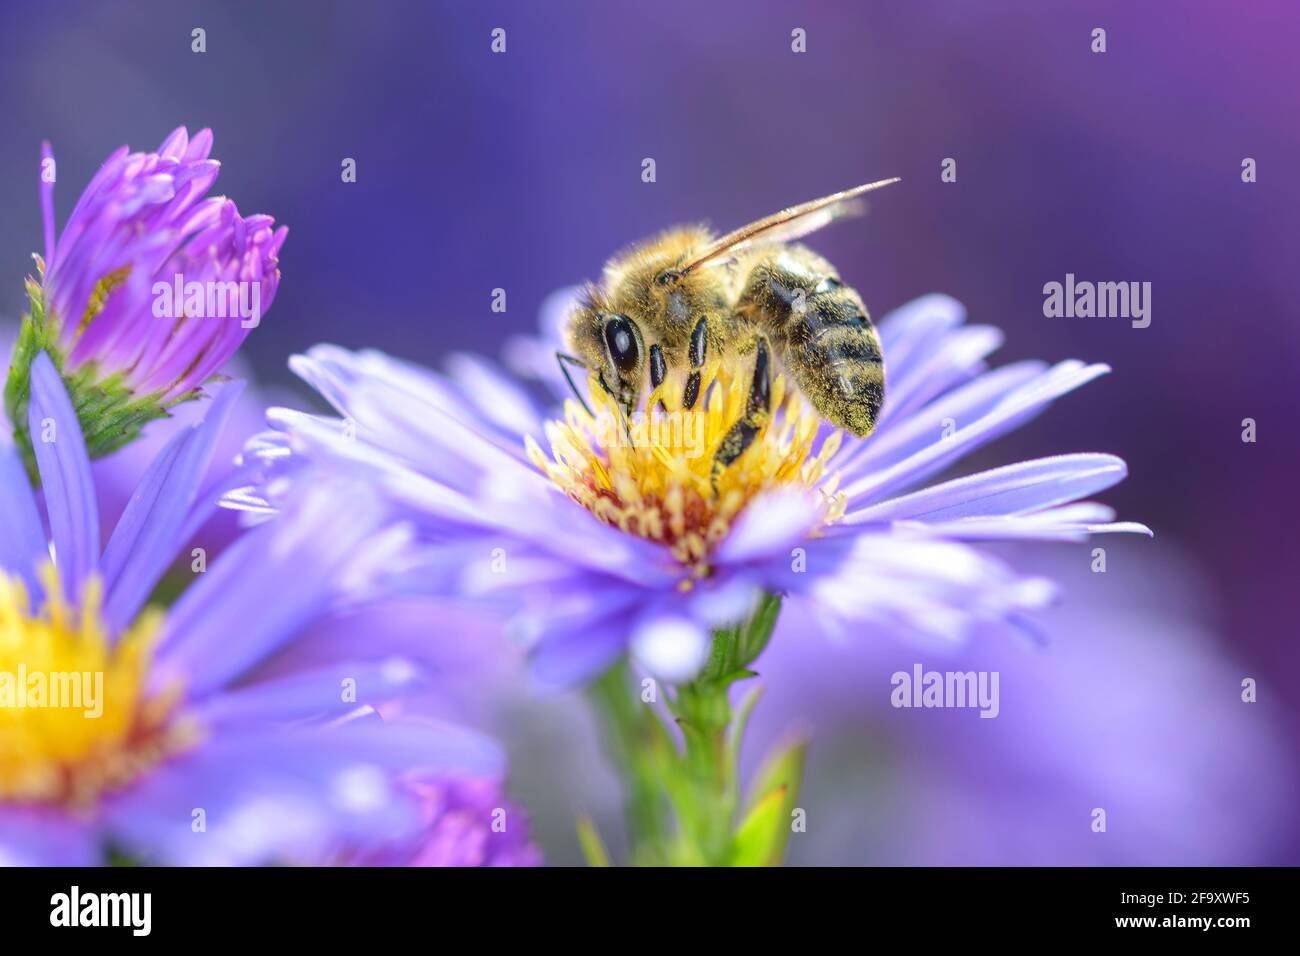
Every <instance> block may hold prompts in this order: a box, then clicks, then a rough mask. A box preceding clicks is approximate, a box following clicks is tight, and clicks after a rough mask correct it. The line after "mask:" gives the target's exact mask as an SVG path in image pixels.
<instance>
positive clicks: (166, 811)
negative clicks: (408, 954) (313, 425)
mask: <svg viewBox="0 0 1300 956" xmlns="http://www.w3.org/2000/svg"><path fill="white" fill-rule="evenodd" d="M240 387H241V384H240V383H237V382H231V383H228V384H227V385H225V386H224V387H223V388H222V389H221V391H220V393H219V394H218V395H217V397H216V399H215V401H214V402H213V404H212V406H211V408H210V411H209V414H208V416H207V417H206V418H205V419H204V421H203V422H202V423H201V424H198V425H194V426H191V427H189V428H186V429H185V430H184V431H182V432H180V433H178V434H177V435H175V436H174V437H173V438H172V440H171V441H170V442H169V443H168V444H167V446H166V447H165V448H164V449H163V451H162V452H161V453H160V455H159V456H158V458H157V459H156V460H155V461H154V462H153V464H152V465H151V466H150V468H149V469H148V471H147V472H146V473H145V474H144V477H143V478H142V480H141V481H140V484H139V486H138V488H137V489H136V492H135V494H134V495H133V496H132V497H131V500H130V502H129V504H128V505H127V507H126V509H125V511H124V513H123V514H122V516H121V519H120V520H119V521H118V523H117V525H116V527H115V529H114V530H113V532H112V534H111V535H110V536H109V540H108V543H107V545H106V546H105V547H103V548H102V549H101V547H100V537H99V534H100V531H99V529H100V525H99V519H98V515H97V504H96V497H95V491H94V488H93V487H92V479H91V468H90V460H89V457H88V455H87V453H86V447H85V442H84V440H83V438H82V434H81V431H80V429H79V427H78V422H77V418H76V415H75V412H74V409H73V406H72V403H71V401H70V399H69V396H68V393H67V391H66V390H65V388H64V385H63V382H62V381H61V379H60V376H59V374H58V371H57V370H56V368H55V366H54V363H53V362H52V361H51V360H50V358H49V357H48V356H46V355H38V356H37V357H36V359H35V361H34V362H33V363H32V390H31V402H30V409H29V416H30V418H29V424H30V427H31V432H32V434H33V436H35V437H36V441H35V443H34V453H35V458H36V461H37V464H38V466H39V471H40V477H41V479H42V482H43V487H44V497H45V504H46V510H47V512H48V515H47V517H48V525H49V534H48V536H47V533H46V531H45V529H44V527H43V524H42V521H41V516H40V513H39V511H38V508H37V504H36V498H35V496H34V495H33V492H32V490H31V488H30V486H29V484H28V481H27V478H26V476H25V474H24V470H23V467H22V465H21V464H20V461H19V458H18V456H17V455H16V454H15V451H14V449H13V448H12V446H10V445H8V444H7V443H0V525H2V526H3V527H4V528H5V534H4V536H3V537H0V860H3V861H4V862H6V863H22V864H27V863H37V864H87V863H94V862H102V860H103V859H104V854H105V852H106V851H109V850H111V851H115V852H118V853H122V854H125V855H126V856H127V857H129V858H131V859H139V860H143V861H147V862H161V863H186V864H235V863H259V862H268V861H276V860H302V859H323V858H329V857H331V856H333V855H335V854H336V853H337V852H338V849H339V848H340V847H344V846H348V847H356V848H361V849H369V848H372V847H380V846H388V845H392V844H394V843H396V842H398V841H401V840H404V839H407V838H408V837H409V836H410V835H411V834H413V833H416V832H419V831H420V830H421V828H422V827H423V825H424V823H425V816H424V808H423V806H422V804H421V800H420V799H419V797H418V795H417V794H414V793H412V792H411V791H410V790H409V788H408V787H407V785H406V781H407V779H408V776H410V775H412V774H423V775H433V774H444V775H446V774H451V775H457V774H467V775H491V774H497V773H499V772H500V769H501V758H500V755H499V752H498V751H497V749H496V748H495V746H493V745H492V744H490V743H489V742H487V741H486V740H485V739H483V738H481V737H480V736H478V735H477V734H473V733H469V732H467V731H464V730H459V729H455V728H453V727H450V726H447V725H442V724H436V723H432V722H411V721H400V722H399V721H390V722H387V723H385V722H382V721H375V720H352V719H344V718H346V717H348V716H349V715H351V714H354V713H355V712H356V709H357V708H359V707H364V706H367V705H369V706H372V707H373V705H374V704H377V703H381V702H383V701H384V700H386V699H388V698H390V697H394V696H397V695H399V694H401V693H403V692H405V691H406V690H407V689H408V688H409V687H410V686H411V685H412V683H413V681H415V680H416V679H417V677H418V671H417V670H416V669H415V668H414V667H413V666H412V665H410V664H409V663H407V662H405V661H403V660H401V659H387V660H382V661H375V662H372V663H368V664H355V665H348V664H341V663H340V664H331V665H328V666H321V667H319V668H316V669H313V670H303V671H297V672H290V673H283V674H280V675H278V676H276V677H275V678H266V679H257V678H256V677H253V676H250V675H252V674H253V672H254V671H255V669H256V668H257V667H258V666H259V665H260V664H261V663H262V662H263V661H264V660H266V659H268V658H269V657H270V656H272V655H273V654H275V653H276V652H277V651H279V650H281V649H282V648H284V647H285V646H286V645H287V644H288V643H289V641H290V640H291V639H292V638H293V637H294V636H295V634H296V633H298V632H299V631H300V630H301V629H302V628H303V626H304V625H306V624H307V623H309V622H310V621H312V620H314V619H315V618H317V617H318V616H320V615H322V614H324V613H326V612H327V611H328V610H329V609H330V608H332V607H335V606H338V605H339V604H340V603H346V602H347V601H348V600H350V599H352V598H354V597H356V596H358V595H360V594H362V593H364V592H365V591H366V590H367V589H368V583H367V582H368V580H369V579H370V578H371V577H372V576H374V575H375V574H377V573H381V572H382V569H384V568H386V567H389V566H391V565H393V564H394V562H398V563H400V558H399V557H398V554H397V552H398V551H399V550H400V548H401V547H402V544H403V537H404V534H403V532H402V529H401V528H398V527H394V526H392V525H391V524H390V523H389V522H388V519H387V518H386V517H385V513H384V510H383V509H381V508H380V507H379V506H378V504H377V503H376V502H375V501H373V500H372V499H371V498H369V497H368V496H367V495H365V494H364V493H363V492H362V491H361V490H359V489H352V490H350V491H348V492H347V499H348V502H349V505H348V507H347V508H338V507H337V502H338V500H339V499H340V497H342V496H343V492H341V491H340V490H339V489H337V488H332V489H327V488H325V487H322V488H321V489H320V490H321V491H322V492H323V494H315V493H310V494H305V495H303V496H301V497H300V498H299V499H298V500H297V501H296V502H295V503H294V505H293V506H292V507H291V508H289V509H286V510H285V513H284V514H283V515H282V516H281V519H279V520H276V521H274V522H268V523H266V524H264V525H263V526H262V527H260V528H258V529H256V530H255V531H253V532H251V533H249V534H247V535H245V536H243V537H242V538H240V539H239V540H238V541H237V542H236V543H235V544H233V545H232V546H231V547H230V548H229V549H228V550H227V551H225V552H224V553H223V554H222V556H221V558H220V559H219V560H217V561H215V562H214V563H213V564H212V565H211V567H208V568H207V569H206V570H204V573H202V574H200V575H198V576H197V580H195V581H194V582H193V583H192V584H191V585H190V586H189V587H188V588H186V590H185V591H184V593H183V594H182V595H181V597H180V598H179V600H178V601H177V602H176V603H175V604H174V605H173V606H172V607H171V608H170V609H169V610H168V611H167V612H166V613H165V614H164V613H161V612H158V611H156V610H150V609H145V603H146V601H147V599H148V597H149V594H150V592H151V590H152V588H153V586H154V584H155V582H156V581H157V580H158V577H159V575H160V574H161V573H162V571H163V569H164V568H165V567H166V566H167V565H168V564H169V563H170V562H171V561H172V560H173V558H174V557H175V554H176V549H177V547H178V546H179V544H180V543H181V542H183V541H184V540H186V536H187V533H188V532H190V531H192V530H193V528H194V527H196V526H197V524H198V523H199V522H201V521H202V520H203V519H204V518H205V517H206V515H207V514H208V513H209V512H210V510H211V509H212V508H213V507H215V504H216V502H217V500H218V498H219V497H220V495H221V494H222V493H223V492H224V491H225V490H226V489H227V488H228V487H229V485H228V484H227V483H226V482H225V481H219V482H216V483H205V482H204V480H203V476H204V474H205V471H206V466H207V464H208V460H209V458H210V456H211V454H212V450H213V448H214V445H215V443H216V440H217V433H218V432H219V431H220V429H221V426H222V423H223V422H224V420H225V418H226V417H227V415H228V414H229V412H230V409H231V406H232V404H233V402H234V401H235V400H236V398H237V396H238V395H239V392H240ZM238 478H239V476H238V475H237V474H233V475H231V476H230V479H229V480H232V481H233V480H237V479H238ZM51 555H52V556H53V559H52V560H51ZM196 560H198V558H197V557H196ZM198 569H200V568H196V570H198ZM55 688H61V690H59V691H58V695H57V696H56V693H55ZM74 688H75V689H76V693H75V694H74V695H72V696H69V695H70V694H72V691H73V689H74ZM56 702H57V704H58V705H59V706H52V705H54V704H55V703H56Z"/></svg>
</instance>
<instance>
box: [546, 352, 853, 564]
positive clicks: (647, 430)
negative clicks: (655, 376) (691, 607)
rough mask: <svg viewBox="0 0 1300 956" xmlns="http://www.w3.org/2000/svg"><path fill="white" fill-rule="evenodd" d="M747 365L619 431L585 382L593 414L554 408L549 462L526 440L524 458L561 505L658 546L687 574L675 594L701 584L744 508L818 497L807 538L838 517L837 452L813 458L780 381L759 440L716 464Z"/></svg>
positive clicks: (799, 409)
mask: <svg viewBox="0 0 1300 956" xmlns="http://www.w3.org/2000/svg"><path fill="white" fill-rule="evenodd" d="M752 365H753V361H752V356H751V358H750V361H748V362H746V361H745V360H744V358H743V357H735V358H728V359H727V360H726V361H724V362H722V363H717V362H715V363H712V364H711V365H710V366H708V367H707V368H706V370H705V373H704V376H703V381H702V383H701V387H700V390H699V394H700V395H701V396H702V398H701V400H700V401H699V402H697V403H696V406H695V408H694V409H693V410H688V409H684V408H683V407H682V395H683V392H684V386H683V383H682V382H679V381H675V380H673V379H669V380H666V381H664V382H663V383H662V384H661V385H660V386H659V387H658V388H656V389H655V390H654V391H653V392H652V393H651V394H650V395H649V396H648V397H647V398H646V401H645V409H648V411H646V410H641V411H634V412H633V414H632V416H631V417H630V418H629V419H627V420H625V417H624V416H623V414H622V412H621V409H620V408H619V406H618V403H617V402H616V401H615V399H614V398H613V397H612V396H611V395H609V394H608V393H606V392H605V391H604V389H602V388H601V387H600V385H599V383H598V381H597V380H596V378H595V377H594V376H593V377H592V379H591V383H590V384H591V388H590V392H591V395H592V396H593V398H594V401H595V406H596V407H595V408H594V409H593V411H594V414H588V413H587V411H586V410H585V409H584V408H582V407H581V405H579V404H578V403H577V402H575V401H572V400H569V401H566V402H565V405H564V420H563V421H551V422H547V424H546V438H547V440H548V441H549V442H550V445H551V454H550V455H547V454H546V453H545V452H544V451H543V450H542V449H541V448H540V447H539V446H538V444H537V443H536V442H535V441H533V439H532V438H531V437H528V438H527V439H526V441H525V444H526V447H527V451H528V457H529V459H530V460H531V461H532V462H533V464H535V465H536V466H537V467H538V468H540V469H541V470H542V471H543V472H544V473H545V474H546V475H547V476H548V477H550V479H551V480H552V481H554V482H555V483H556V485H558V486H559V488H560V489H561V490H562V491H564V492H565V494H567V495H568V496H569V497H570V498H572V499H573V500H574V501H576V502H577V503H578V504H580V505H582V506H583V507H584V508H586V509H587V510H588V511H590V512H591V513H592V514H593V515H595V516H596V517H597V518H599V519H600V520H601V521H603V522H605V523H606V524H609V525H612V526H614V527H616V528H620V529H622V530H623V531H626V532H627V533H629V534H634V535H638V536H639V537H642V538H647V539H649V540H651V541H657V542H660V543H662V544H664V545H666V546H667V547H668V548H669V549H670V550H671V552H672V554H673V556H674V557H675V558H676V559H677V560H678V561H679V562H681V563H682V565H684V566H685V568H686V569H687V576H686V578H685V579H684V580H683V583H682V586H683V588H688V587H690V586H691V583H692V582H693V581H694V580H695V579H698V578H702V577H705V576H707V575H708V574H709V570H710V569H709V554H710V552H711V551H712V550H713V548H714V547H715V546H716V545H717V544H718V543H719V542H721V541H722V540H723V539H724V538H725V537H726V536H727V533H728V532H729V531H730V529H731V526H732V524H733V523H734V521H735V520H736V518H737V516H738V515H740V513H741V512H742V511H744V509H745V506H746V505H748V504H749V502H750V501H751V500H753V499H754V497H755V496H756V495H758V494H760V493H761V492H764V491H768V490H771V489H773V488H776V487H779V486H784V485H791V486H801V487H805V488H816V489H818V490H819V492H820V494H821V500H822V513H821V516H820V521H819V522H818V523H817V524H816V526H815V527H813V528H810V529H809V531H810V532H812V533H815V532H816V531H817V530H818V529H819V528H821V527H824V526H825V525H826V524H829V523H831V522H833V521H836V520H838V519H839V518H840V517H841V516H842V515H843V514H844V507H845V498H844V495H843V493H842V492H837V490H836V485H837V483H838V476H837V475H834V474H831V475H829V476H828V475H827V470H826V469H827V465H828V463H829V461H830V459H831V457H832V456H833V455H834V454H835V452H836V451H837V450H838V449H839V446H840V439H841V435H840V433H839V432H834V433H832V434H831V435H830V436H829V437H827V439H826V440H825V441H824V442H822V444H821V447H820V448H819V449H818V450H817V451H816V453H814V451H813V444H814V442H815V441H816V437H817V429H818V425H819V424H820V419H819V418H818V416H817V414H816V412H814V411H813V410H812V409H811V408H810V407H809V406H808V405H807V404H806V403H805V402H804V400H803V398H802V397H801V396H800V395H799V394H798V392H797V391H795V390H793V389H792V390H790V394H789V395H787V394H786V384H785V379H784V377H783V376H780V375H778V376H777V377H776V379H775V380H774V381H773V383H772V402H771V408H772V409H773V412H772V413H771V414H764V415H762V416H760V417H759V418H757V419H756V423H757V424H758V426H759V429H758V433H757V434H756V435H755V437H754V440H753V442H752V443H751V444H750V446H749V447H748V448H747V449H746V450H745V452H744V453H743V454H742V455H741V456H740V457H739V458H738V459H736V460H735V461H734V462H732V463H731V464H730V465H728V466H726V467H724V468H715V466H714V453H715V452H716V451H717V450H718V446H719V445H720V444H721V443H722V440H723V438H724V437H725V436H726V434H727V432H728V431H729V430H730V429H731V427H732V425H734V424H735V423H736V422H737V421H738V420H740V419H741V418H742V417H743V415H744V412H745V407H746V402H747V400H748V397H749V391H750V388H749V386H750V369H751V367H752Z"/></svg>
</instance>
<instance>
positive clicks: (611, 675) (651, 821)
mask: <svg viewBox="0 0 1300 956" xmlns="http://www.w3.org/2000/svg"><path fill="white" fill-rule="evenodd" d="M590 696H591V699H592V702H593V704H594V705H595V707H596V708H597V710H598V712H599V713H601V714H602V715H604V718H605V748H606V750H607V752H608V754H609V757H610V759H611V760H612V761H613V763H614V765H615V767H616V768H617V769H618V771H619V773H620V774H621V776H622V778H623V780H624V785H625V788H626V791H627V792H626V797H625V799H626V806H625V813H626V816H627V825H628V842H629V844H630V846H631V851H632V861H633V862H634V863H642V864H649V863H663V862H664V860H663V859H661V858H660V856H661V853H662V847H663V846H664V844H665V842H666V839H667V836H668V833H669V832H670V824H669V815H668V804H667V802H666V799H665V796H664V793H663V789H662V786H661V782H660V774H659V772H658V767H659V765H660V763H661V757H662V754H663V753H664V751H665V749H666V748H670V747H671V741H670V739H669V737H668V732H667V729H666V728H665V727H664V726H663V724H662V723H661V722H660V720H659V717H658V715H657V714H656V713H655V711H654V708H653V707H651V706H650V705H649V704H646V703H642V701H641V698H640V696H639V695H638V694H637V693H636V690H635V687H634V685H633V684H632V681H631V672H630V671H629V669H628V666H627V663H626V662H625V661H620V662H619V663H617V664H615V665H614V666H613V667H611V668H610V669H609V670H608V671H606V672H605V673H604V674H603V675H602V676H601V677H600V678H598V679H597V680H596V681H595V683H593V684H592V685H591V688H590Z"/></svg>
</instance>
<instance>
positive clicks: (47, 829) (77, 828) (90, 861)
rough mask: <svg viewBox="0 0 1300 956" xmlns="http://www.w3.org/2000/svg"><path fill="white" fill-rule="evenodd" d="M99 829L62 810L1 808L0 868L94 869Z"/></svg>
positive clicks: (97, 855) (96, 859) (97, 861)
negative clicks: (85, 867) (90, 867)
mask: <svg viewBox="0 0 1300 956" xmlns="http://www.w3.org/2000/svg"><path fill="white" fill-rule="evenodd" d="M97 842H98V832H97V828H96V827H95V826H94V825H93V824H90V823H88V822H86V821H84V820H74V819H73V818H72V817H70V816H69V815H67V814H65V813H63V812H61V811H59V810H49V809H18V808H16V807H13V806H6V807H0V867H5V866H95V865H96V864H98V863H99V862H100V858H99V848H98V846H97Z"/></svg>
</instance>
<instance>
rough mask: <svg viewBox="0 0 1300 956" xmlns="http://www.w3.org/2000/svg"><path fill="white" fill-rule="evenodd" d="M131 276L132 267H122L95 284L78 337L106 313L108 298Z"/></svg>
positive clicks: (82, 317)
mask: <svg viewBox="0 0 1300 956" xmlns="http://www.w3.org/2000/svg"><path fill="white" fill-rule="evenodd" d="M130 274H131V267H130V266H122V267H121V268H118V269H114V270H113V271H112V272H110V273H108V274H107V275H105V276H104V277H103V278H102V279H100V280H99V281H98V282H96V283H95V288H93V289H91V290H90V299H89V301H87V303H86V311H85V312H84V313H83V314H82V316H81V322H80V324H79V325H78V326H77V335H78V337H79V336H80V335H81V333H82V332H84V331H86V326H88V325H90V323H91V321H92V320H93V319H94V318H95V316H97V315H99V313H101V312H103V311H104V306H105V305H106V304H107V303H108V297H109V296H110V295H112V294H113V292H114V291H115V290H117V289H118V288H119V287H120V286H121V285H122V284H123V283H124V282H126V279H127V276H129V275H130Z"/></svg>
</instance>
